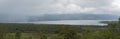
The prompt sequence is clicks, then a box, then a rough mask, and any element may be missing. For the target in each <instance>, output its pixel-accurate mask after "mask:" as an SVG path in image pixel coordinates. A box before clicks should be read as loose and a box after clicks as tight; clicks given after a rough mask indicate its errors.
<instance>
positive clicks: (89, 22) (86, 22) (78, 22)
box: [29, 20, 112, 25]
mask: <svg viewBox="0 0 120 39" xmlns="http://www.w3.org/2000/svg"><path fill="white" fill-rule="evenodd" d="M101 21H112V20H59V21H37V22H29V23H33V24H64V25H107V24H104V23H100V22H101Z"/></svg>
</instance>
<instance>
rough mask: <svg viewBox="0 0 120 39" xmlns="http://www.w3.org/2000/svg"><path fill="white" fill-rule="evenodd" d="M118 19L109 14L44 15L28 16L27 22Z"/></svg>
mask: <svg viewBox="0 0 120 39" xmlns="http://www.w3.org/2000/svg"><path fill="white" fill-rule="evenodd" d="M118 17H119V16H116V15H111V14H45V15H43V16H30V17H29V19H28V21H55V20H117V19H118Z"/></svg>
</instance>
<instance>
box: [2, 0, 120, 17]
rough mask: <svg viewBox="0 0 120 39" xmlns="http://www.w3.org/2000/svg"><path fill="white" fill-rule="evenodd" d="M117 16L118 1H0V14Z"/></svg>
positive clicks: (119, 6) (118, 11)
mask: <svg viewBox="0 0 120 39" xmlns="http://www.w3.org/2000/svg"><path fill="white" fill-rule="evenodd" d="M43 13H49V14H50V13H59V14H64V13H95V14H117V15H118V14H119V13H120V0H0V14H6V15H7V14H22V15H24V14H32V15H33V14H43Z"/></svg>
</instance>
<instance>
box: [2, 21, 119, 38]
mask: <svg viewBox="0 0 120 39" xmlns="http://www.w3.org/2000/svg"><path fill="white" fill-rule="evenodd" d="M0 39H120V22H116V23H109V24H108V25H107V26H95V25H94V26H93V25H89V26H88V25H84V26H83V25H44V24H15V23H13V24H10V23H1V24H0Z"/></svg>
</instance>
